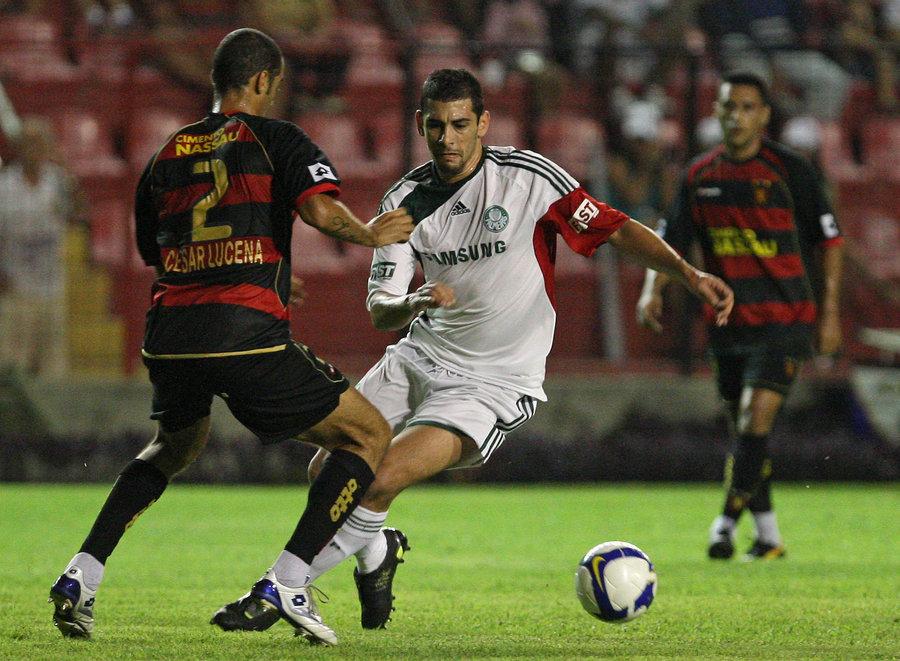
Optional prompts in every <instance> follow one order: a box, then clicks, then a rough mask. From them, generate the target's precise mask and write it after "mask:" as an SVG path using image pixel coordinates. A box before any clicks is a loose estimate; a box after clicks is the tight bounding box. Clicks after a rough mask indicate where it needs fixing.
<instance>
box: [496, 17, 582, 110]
mask: <svg viewBox="0 0 900 661" xmlns="http://www.w3.org/2000/svg"><path fill="white" fill-rule="evenodd" d="M481 40H482V41H483V42H484V45H485V47H486V53H487V57H486V58H485V59H484V60H483V61H482V70H483V71H484V73H485V78H486V80H487V82H488V83H489V84H490V86H491V87H497V86H499V85H500V84H502V82H503V80H504V79H505V77H506V75H507V73H508V72H510V71H520V72H522V73H523V74H525V75H526V76H527V77H528V78H529V80H530V82H531V84H532V85H533V86H534V94H532V101H533V102H534V103H535V111H536V112H537V113H538V114H543V113H544V112H547V111H550V110H552V109H554V108H556V106H557V104H558V102H559V99H560V96H561V95H562V84H563V80H564V74H565V72H564V70H563V68H562V67H561V66H560V65H559V64H557V63H556V62H555V61H554V60H553V59H552V58H550V57H549V55H550V52H551V42H550V26H549V20H548V16H547V12H546V11H545V8H544V6H543V5H542V3H541V2H538V1H537V0H494V1H493V2H491V3H489V4H488V5H487V9H486V10H485V16H484V25H483V26H482V32H481Z"/></svg>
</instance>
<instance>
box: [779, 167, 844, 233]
mask: <svg viewBox="0 0 900 661" xmlns="http://www.w3.org/2000/svg"><path fill="white" fill-rule="evenodd" d="M783 157H784V163H785V167H786V168H787V173H788V181H787V184H788V188H789V189H790V191H791V196H792V197H793V199H794V222H795V223H796V224H797V233H798V235H799V236H800V240H801V241H802V242H803V243H804V244H805V245H806V246H807V247H811V246H817V245H819V244H821V243H823V242H825V241H828V240H830V239H834V238H837V237H839V236H840V235H841V230H840V228H839V227H838V224H837V221H836V220H835V218H834V211H833V210H832V208H831V203H830V202H829V201H828V196H827V195H826V194H825V186H824V182H823V180H822V175H821V174H820V173H819V171H818V170H817V169H816V168H815V167H814V166H813V165H812V163H810V162H809V161H808V160H806V159H805V158H803V157H802V156H801V155H800V154H795V153H790V152H788V153H785V154H784V156H783Z"/></svg>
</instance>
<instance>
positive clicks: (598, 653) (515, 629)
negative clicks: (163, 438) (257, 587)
mask: <svg viewBox="0 0 900 661" xmlns="http://www.w3.org/2000/svg"><path fill="white" fill-rule="evenodd" d="M107 490H108V486H40V485H11V484H2V485H0V558H2V561H0V604H2V608H0V659H62V658H66V659H91V660H96V659H266V660H268V661H271V660H273V659H286V658H292V659H294V658H320V659H362V658H378V659H399V658H403V659H418V658H432V659H460V658H466V659H474V658H506V659H549V658H559V659H581V658H612V657H629V658H635V657H637V658H660V657H667V658H745V659H760V658H771V659H804V658H814V659H826V658H840V659H863V658H898V657H900V596H898V595H900V535H898V533H900V529H898V517H897V515H898V512H900V507H898V505H900V497H898V491H897V489H896V488H894V487H893V486H891V485H872V486H859V485H809V486H805V485H794V486H780V485H779V486H778V487H777V489H776V494H775V498H776V503H777V507H778V511H779V517H780V519H781V524H782V529H783V531H784V533H785V536H786V540H787V547H788V557H787V558H786V559H785V560H778V561H774V562H768V563H759V564H749V565H748V564H743V563H740V562H738V561H736V560H735V561H731V562H712V561H709V560H707V559H706V557H705V543H706V531H707V526H708V524H709V522H710V520H711V519H712V517H713V515H714V514H715V513H716V511H717V509H718V507H719V505H720V496H721V494H720V491H719V489H718V488H716V487H714V486H711V485H700V486H679V485H663V486H657V485H634V484H620V485H598V486H593V485H585V486H559V487H554V486H522V487H480V486H479V487H474V486H446V487H445V486H428V487H420V488H416V489H411V490H410V491H409V492H408V493H406V494H404V495H403V496H402V497H401V498H400V499H398V501H397V503H396V504H395V506H394V509H393V510H392V513H391V517H390V519H389V523H390V524H393V525H396V526H398V527H400V528H401V529H402V530H403V531H404V532H406V533H407V534H408V535H409V539H410V543H411V545H412V550H411V551H410V552H409V554H408V555H407V562H406V564H405V565H403V566H402V567H401V568H400V571H399V572H398V575H397V580H396V582H395V593H396V595H397V601H396V606H397V611H396V613H395V614H394V620H393V622H391V623H390V625H389V629H387V630H386V631H377V632H372V631H364V630H362V629H361V628H360V626H359V610H358V605H357V602H356V594H355V590H354V587H353V580H352V577H351V572H352V564H351V563H350V562H345V564H343V565H342V566H340V567H338V568H337V569H336V570H334V571H332V572H331V573H329V574H328V575H326V576H324V577H323V578H321V579H320V580H319V581H318V585H319V586H320V587H321V588H322V589H323V590H324V591H325V592H326V593H328V594H329V596H330V597H331V600H330V603H328V604H324V606H323V607H322V612H323V616H324V618H325V621H326V622H327V623H328V624H329V625H331V626H332V627H333V628H334V629H335V631H336V632H337V634H338V637H339V639H340V644H339V646H338V647H336V648H331V649H324V648H313V647H310V646H308V645H307V644H306V643H305V642H303V641H302V640H301V639H299V638H294V637H293V635H292V629H291V628H290V627H289V626H288V625H287V624H285V623H283V622H280V623H278V624H277V625H276V626H275V627H273V628H272V629H270V630H269V631H266V632H263V633H230V634H229V633H224V632H222V631H219V630H218V629H217V628H214V627H212V626H210V625H209V624H207V622H208V621H209V618H210V616H211V614H212V613H213V611H215V609H216V608H218V607H219V606H220V605H221V604H223V603H225V602H227V601H231V600H233V599H235V598H236V597H238V596H240V595H241V594H243V593H244V592H245V591H246V590H247V589H248V588H249V586H250V585H251V584H252V583H253V581H254V580H256V578H258V577H259V575H260V574H261V573H262V572H263V571H264V570H265V568H266V567H267V566H269V564H270V563H271V562H272V561H273V560H274V558H275V557H276V555H277V553H278V552H279V550H280V549H281V548H282V546H283V544H284V542H285V540H286V538H287V536H288V535H289V534H290V532H291V530H293V527H294V525H295V522H296V519H297V517H298V516H299V513H300V511H301V509H302V507H303V504H304V502H305V489H304V488H303V487H297V488H282V487H278V488H271V487H200V486H187V485H180V484H177V483H176V484H175V485H174V486H173V487H170V489H169V490H168V491H167V493H166V494H165V496H164V497H163V498H162V499H161V501H160V502H159V503H157V504H156V505H154V506H153V507H152V508H151V509H150V510H149V511H148V512H147V513H145V514H144V515H143V516H142V517H141V518H140V519H139V520H138V522H137V524H136V525H135V526H134V527H133V528H132V529H131V530H130V531H129V532H128V533H127V534H126V535H125V538H124V540H123V542H122V543H121V545H120V546H119V548H118V549H117V551H116V553H115V554H114V555H113V556H112V558H111V559H110V561H109V563H108V566H107V575H106V580H105V581H104V583H103V586H102V587H101V589H100V591H99V594H98V598H97V605H96V607H95V618H96V621H97V628H96V630H95V632H94V638H93V639H92V640H91V641H77V640H68V639H63V638H62V637H61V636H60V635H59V633H58V632H57V631H56V629H54V627H53V626H52V624H51V619H50V614H51V607H50V605H49V604H47V603H46V599H47V593H48V589H49V587H50V584H51V583H52V582H53V580H55V578H56V576H57V575H58V574H59V573H60V572H61V571H62V569H63V568H64V567H65V564H66V562H68V560H69V558H70V557H71V556H72V555H73V554H74V552H75V551H76V550H77V548H78V545H79V544H80V542H81V540H82V539H83V537H84V535H85V534H86V533H87V530H88V528H89V526H90V524H91V522H92V520H93V517H94V515H95V513H96V512H97V511H98V509H99V507H100V505H101V504H102V502H103V499H104V497H105V494H106V492H107ZM749 528H750V526H749V521H744V522H743V526H742V529H741V531H740V534H739V551H742V550H744V547H745V546H747V547H749V545H750V542H751V539H750V536H751V533H750V531H749ZM612 539H623V540H627V541H630V542H632V543H634V544H637V545H638V546H640V547H641V548H642V549H644V550H645V551H646V552H647V553H648V554H649V555H650V557H651V558H652V559H653V561H654V563H655V565H656V568H657V571H658V574H659V590H658V593H657V597H656V601H655V602H654V604H653V605H652V607H651V608H650V610H649V612H648V613H647V614H646V615H644V616H643V617H641V618H639V619H637V620H635V621H633V622H630V623H627V624H624V625H612V624H605V623H602V622H600V621H598V620H594V619H593V618H591V617H590V616H588V615H587V614H586V613H584V612H583V611H582V609H581V606H580V605H579V603H578V600H577V598H576V597H575V594H574V589H573V575H574V570H575V565H576V563H577V562H578V560H579V559H580V557H581V555H582V554H583V553H584V552H585V551H586V550H587V549H588V548H590V547H591V546H593V545H595V544H597V543H599V542H602V541H607V540H612Z"/></svg>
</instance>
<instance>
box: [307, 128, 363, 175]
mask: <svg viewBox="0 0 900 661" xmlns="http://www.w3.org/2000/svg"><path fill="white" fill-rule="evenodd" d="M295 122H296V123H297V124H298V125H299V126H300V127H301V128H302V129H303V130H304V131H306V133H307V134H308V135H309V136H310V138H312V140H313V142H315V143H316V144H317V145H318V146H319V147H320V148H321V149H322V151H324V152H325V154H326V155H327V156H328V158H329V160H331V162H332V163H334V165H335V167H337V170H338V173H339V174H340V175H341V176H342V177H352V176H354V175H360V174H367V173H369V172H370V171H371V168H372V163H371V159H370V158H368V156H367V154H366V150H365V147H364V146H363V142H362V139H361V138H362V135H361V130H360V127H359V126H358V125H357V123H356V122H355V121H354V120H353V118H352V117H351V116H350V115H348V114H332V113H326V112H309V113H304V114H303V115H301V116H299V117H297V118H295Z"/></svg>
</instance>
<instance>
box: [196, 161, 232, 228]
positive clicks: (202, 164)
mask: <svg viewBox="0 0 900 661" xmlns="http://www.w3.org/2000/svg"><path fill="white" fill-rule="evenodd" d="M209 172H212V176H213V189H212V190H211V191H209V193H207V194H206V195H204V196H203V197H202V198H201V199H200V201H199V202H197V204H195V205H194V216H193V221H194V222H193V229H192V230H191V241H192V242H194V243H196V242H197V241H214V240H216V239H227V238H228V237H229V236H231V225H215V226H212V227H207V226H206V212H207V211H209V210H210V209H212V208H213V207H214V206H216V205H217V204H218V203H219V200H221V199H222V196H223V195H225V191H227V190H228V169H227V168H226V167H225V161H223V160H222V159H219V158H213V159H210V160H208V161H199V162H197V163H194V169H193V173H194V174H207V173H209Z"/></svg>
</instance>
